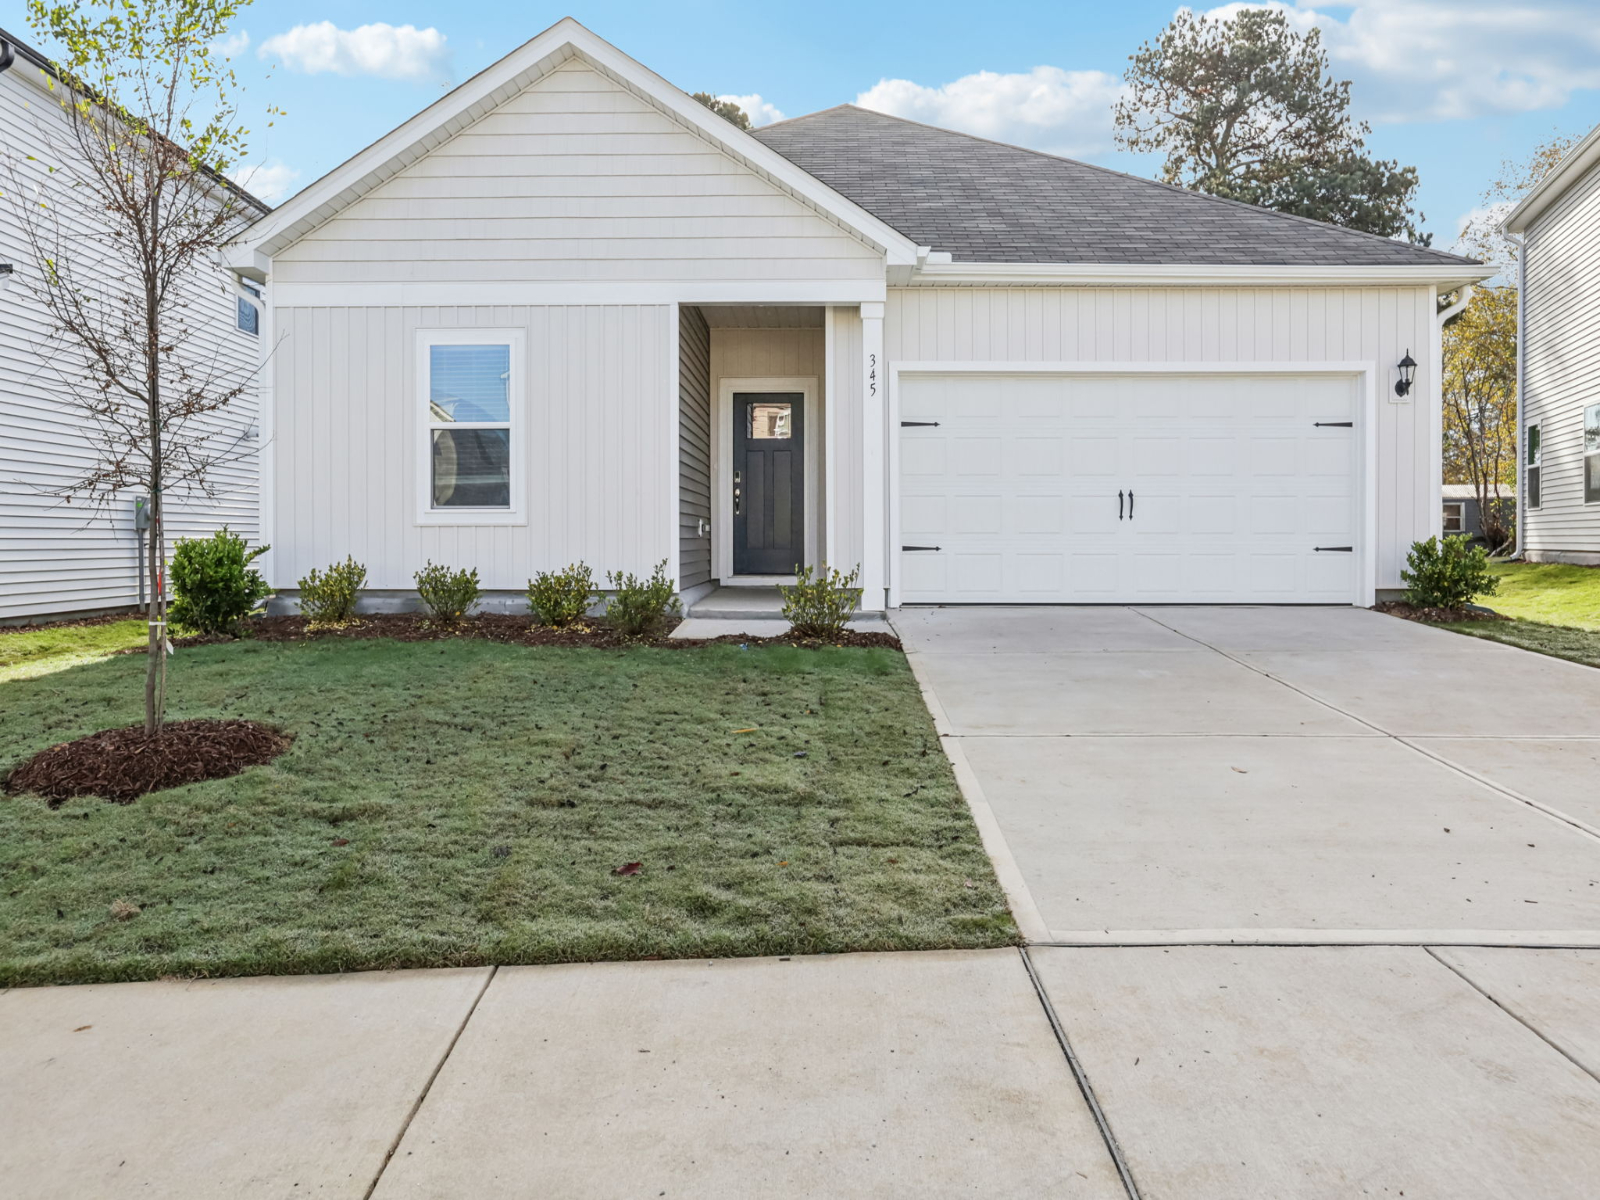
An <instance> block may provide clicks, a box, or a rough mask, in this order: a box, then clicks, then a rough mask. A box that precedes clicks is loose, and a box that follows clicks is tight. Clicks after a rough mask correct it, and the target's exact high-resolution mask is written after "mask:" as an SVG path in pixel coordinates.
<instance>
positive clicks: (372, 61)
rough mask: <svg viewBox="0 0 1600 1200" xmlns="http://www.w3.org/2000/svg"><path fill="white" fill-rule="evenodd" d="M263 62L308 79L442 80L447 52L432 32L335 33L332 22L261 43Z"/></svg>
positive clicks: (377, 28)
mask: <svg viewBox="0 0 1600 1200" xmlns="http://www.w3.org/2000/svg"><path fill="white" fill-rule="evenodd" d="M259 54H260V55H261V57H262V58H274V57H275V58H278V59H279V60H281V61H282V62H283V64H284V66H286V67H288V68H289V69H290V70H291V71H301V72H304V73H305V74H307V75H317V74H320V73H323V72H332V73H333V74H335V75H376V76H378V77H379V78H382V79H417V80H430V81H431V80H443V79H445V78H446V77H447V76H448V75H449V65H450V49H449V47H448V46H446V45H445V36H444V34H442V33H440V32H439V31H438V30H437V29H433V28H431V27H430V28H428V29H418V28H417V27H416V26H415V25H398V26H396V25H385V24H383V23H381V22H380V23H378V24H375V25H362V26H360V27H358V28H356V29H340V28H339V27H338V26H337V25H335V24H334V23H333V22H332V21H319V22H318V23H317V24H315V25H296V26H295V27H294V28H293V29H290V30H288V31H287V32H285V33H279V34H275V35H274V36H272V37H269V38H268V39H267V40H266V41H264V42H262V43H261V49H260V51H259Z"/></svg>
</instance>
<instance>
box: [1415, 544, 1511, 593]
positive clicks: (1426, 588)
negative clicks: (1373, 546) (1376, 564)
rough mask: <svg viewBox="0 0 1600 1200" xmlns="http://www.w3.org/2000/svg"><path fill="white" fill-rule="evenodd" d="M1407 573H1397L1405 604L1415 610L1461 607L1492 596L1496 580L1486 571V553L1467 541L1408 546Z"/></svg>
mask: <svg viewBox="0 0 1600 1200" xmlns="http://www.w3.org/2000/svg"><path fill="white" fill-rule="evenodd" d="M1406 566H1407V567H1408V568H1409V569H1408V570H1405V571H1401V572H1400V578H1401V579H1402V580H1403V581H1404V582H1405V585H1406V602H1407V603H1409V604H1414V605H1416V606H1417V607H1418V608H1465V607H1466V606H1467V605H1469V604H1471V603H1472V602H1473V601H1474V600H1475V599H1477V598H1478V597H1479V596H1489V595H1493V594H1494V590H1495V588H1497V587H1499V586H1500V581H1499V579H1497V578H1496V577H1495V576H1494V575H1492V574H1490V572H1489V554H1488V552H1487V551H1486V550H1484V548H1483V547H1482V546H1474V545H1473V544H1472V541H1471V539H1470V538H1465V537H1447V538H1443V539H1440V538H1429V539H1428V540H1427V541H1425V542H1413V543H1411V553H1410V554H1408V555H1406Z"/></svg>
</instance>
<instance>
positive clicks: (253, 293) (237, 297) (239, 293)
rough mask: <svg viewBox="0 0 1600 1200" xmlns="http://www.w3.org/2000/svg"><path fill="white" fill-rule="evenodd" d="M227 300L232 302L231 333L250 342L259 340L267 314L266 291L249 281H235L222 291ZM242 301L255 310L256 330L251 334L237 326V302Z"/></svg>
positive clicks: (263, 287) (261, 285)
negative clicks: (225, 294)
mask: <svg viewBox="0 0 1600 1200" xmlns="http://www.w3.org/2000/svg"><path fill="white" fill-rule="evenodd" d="M223 290H224V291H225V292H226V293H227V295H228V298H229V299H231V300H232V301H233V332H234V333H236V334H238V335H239V336H240V337H247V338H249V339H250V340H251V341H252V342H259V341H260V340H261V329H262V326H263V324H264V323H265V320H266V314H267V295H266V292H267V289H266V287H265V286H264V285H263V284H259V283H256V282H255V281H254V280H249V279H236V280H234V281H233V286H232V287H230V288H224V289H223ZM241 300H243V301H244V302H245V303H247V304H249V305H251V306H252V307H254V308H255V310H256V330H255V332H254V333H251V332H250V331H249V330H248V329H244V328H242V327H241V326H240V325H239V302H240V301H241Z"/></svg>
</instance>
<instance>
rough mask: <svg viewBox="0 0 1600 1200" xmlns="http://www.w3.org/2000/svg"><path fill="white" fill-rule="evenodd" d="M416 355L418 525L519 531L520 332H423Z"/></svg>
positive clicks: (522, 484)
mask: <svg viewBox="0 0 1600 1200" xmlns="http://www.w3.org/2000/svg"><path fill="white" fill-rule="evenodd" d="M417 350H418V354H417V381H418V387H417V402H418V407H419V409H420V418H421V423H420V430H421V438H420V442H421V445H420V446H419V454H418V480H419V488H418V491H419V492H420V496H419V500H420V504H419V514H418V519H419V521H420V522H421V523H422V524H424V525H514V524H520V523H521V522H522V520H523V519H524V517H523V511H522V510H523V493H524V491H525V490H526V481H525V480H524V478H523V466H522V446H521V441H520V438H521V432H522V404H523V398H522V388H523V363H522V354H523V335H522V331H521V330H520V329H429V330H423V331H421V333H419V335H418V345H417Z"/></svg>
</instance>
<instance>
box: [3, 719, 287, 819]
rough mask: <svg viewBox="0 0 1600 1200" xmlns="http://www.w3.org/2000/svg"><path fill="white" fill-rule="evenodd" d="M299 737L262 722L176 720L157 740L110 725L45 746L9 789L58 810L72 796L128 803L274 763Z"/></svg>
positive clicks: (10, 779) (14, 775)
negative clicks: (44, 799) (188, 784)
mask: <svg viewBox="0 0 1600 1200" xmlns="http://www.w3.org/2000/svg"><path fill="white" fill-rule="evenodd" d="M292 740H293V739H292V738H291V737H290V736H289V735H288V734H286V733H284V732H283V731H282V730H279V729H274V728H273V727H272V726H271V725H263V724H261V723H260V722H258V721H207V720H195V721H173V722H171V723H169V724H167V725H164V726H162V728H161V731H160V732H159V733H157V734H155V735H154V736H153V737H148V736H146V735H145V731H144V726H143V725H129V726H128V727H127V728H125V729H106V730H102V731H101V732H100V733H91V734H90V735H89V736H88V737H82V738H79V739H78V740H77V741H75V742H63V743H61V744H60V745H59V746H51V747H50V749H48V750H41V751H40V752H39V753H38V754H35V755H34V756H33V757H32V758H30V759H28V760H27V761H26V762H24V763H23V764H22V765H21V766H19V767H17V768H16V769H15V770H13V771H12V772H11V773H10V774H9V775H8V776H6V780H5V790H6V792H7V793H8V794H10V795H18V794H21V793H23V792H28V793H32V794H34V795H39V796H44V797H46V798H47V799H48V800H49V801H50V807H51V808H57V807H59V806H60V805H61V803H62V802H63V801H65V800H68V799H70V798H72V797H73V796H103V797H104V798H105V799H107V800H115V801H117V802H118V803H121V804H127V803H128V802H129V801H132V800H137V799H138V798H139V797H140V796H143V795H146V794H147V793H149V792H156V791H160V790H161V789H163V788H172V787H181V786H182V785H183V784H186V783H199V782H201V781H202V780H206V779H226V778H228V777H229V776H230V775H237V774H239V772H240V771H243V770H244V769H245V768H246V767H254V766H259V765H260V764H262V763H267V762H271V761H272V760H273V759H275V758H277V757H278V755H280V754H282V753H283V752H284V751H285V750H287V749H288V748H289V743H290V742H291V741H292Z"/></svg>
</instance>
